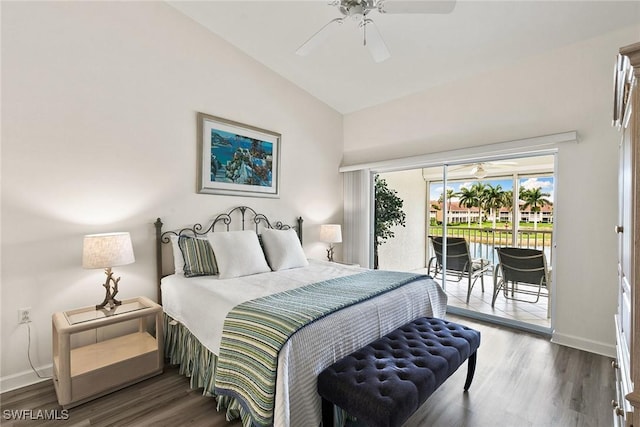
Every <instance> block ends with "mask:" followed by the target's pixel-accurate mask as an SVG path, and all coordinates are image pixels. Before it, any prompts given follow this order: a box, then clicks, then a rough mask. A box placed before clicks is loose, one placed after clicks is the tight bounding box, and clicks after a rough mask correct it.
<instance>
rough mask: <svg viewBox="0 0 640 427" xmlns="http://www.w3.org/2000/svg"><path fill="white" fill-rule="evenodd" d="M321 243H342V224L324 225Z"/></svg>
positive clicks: (321, 232)
mask: <svg viewBox="0 0 640 427" xmlns="http://www.w3.org/2000/svg"><path fill="white" fill-rule="evenodd" d="M320 241H321V242H326V243H340V242H342V228H341V227H340V224H323V225H321V226H320Z"/></svg>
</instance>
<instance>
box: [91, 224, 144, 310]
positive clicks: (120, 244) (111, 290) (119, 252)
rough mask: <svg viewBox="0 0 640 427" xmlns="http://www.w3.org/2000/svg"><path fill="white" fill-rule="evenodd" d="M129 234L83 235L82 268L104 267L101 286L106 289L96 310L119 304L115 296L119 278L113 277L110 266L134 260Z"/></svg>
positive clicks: (129, 262) (108, 308) (110, 308)
mask: <svg viewBox="0 0 640 427" xmlns="http://www.w3.org/2000/svg"><path fill="white" fill-rule="evenodd" d="M135 260H136V259H135V257H134V255H133V246H132V245H131V236H130V235H129V233H126V232H122V233H103V234H89V235H86V236H84V243H83V247H82V267H84V268H104V269H105V272H104V274H106V275H107V280H106V281H105V282H104V284H103V285H102V286H104V288H105V290H106V295H105V297H104V301H102V303H101V304H99V305H96V310H100V309H103V308H105V307H106V309H107V310H113V309H114V308H115V306H117V305H120V304H121V302H120V301H118V300H117V299H116V298H115V296H116V294H117V293H118V282H120V278H119V277H118V278H117V279H114V278H113V271H111V267H116V266H118V265H126V264H131V263H133V262H135Z"/></svg>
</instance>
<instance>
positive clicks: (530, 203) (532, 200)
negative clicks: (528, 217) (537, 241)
mask: <svg viewBox="0 0 640 427" xmlns="http://www.w3.org/2000/svg"><path fill="white" fill-rule="evenodd" d="M549 196H550V194H549V193H543V192H542V189H541V188H540V187H536V188H532V189H529V190H522V191H521V192H520V200H522V201H523V202H524V205H522V210H526V209H527V208H528V209H529V210H530V211H531V212H533V213H534V214H537V213H538V212H540V210H541V208H542V207H543V206H546V205H549V206H551V205H552V204H553V203H551V201H550V200H549V199H547V197H549ZM533 229H534V230H537V229H538V215H533Z"/></svg>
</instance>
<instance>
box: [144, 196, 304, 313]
mask: <svg viewBox="0 0 640 427" xmlns="http://www.w3.org/2000/svg"><path fill="white" fill-rule="evenodd" d="M233 218H237V219H236V220H235V221H234V220H233ZM302 221H303V219H302V217H298V218H296V225H295V226H290V225H288V224H285V223H283V222H281V221H277V222H274V223H271V221H269V219H268V218H267V217H266V216H265V215H264V214H261V213H257V212H256V211H255V210H253V209H252V208H250V207H248V206H238V207H236V208H233V209H231V210H230V211H229V212H227V213H222V214H219V215H218V216H216V217H215V219H213V221H211V223H210V224H209V225H208V226H207V227H204V226H203V225H202V224H194V225H193V226H191V227H185V228H182V229H180V230H177V231H173V230H170V231H165V232H163V231H162V225H163V224H162V221H161V220H160V218H158V219H157V220H156V222H155V223H154V225H155V227H156V272H157V277H158V283H157V286H158V289H157V300H158V304H162V294H161V292H160V280H161V279H162V278H163V277H164V273H163V271H164V270H163V266H162V263H163V257H162V245H163V244H167V243H169V242H170V241H171V239H170V236H190V237H198V236H205V235H207V234H208V233H212V232H214V231H216V226H217V227H218V228H217V230H218V231H230V229H231V224H232V222H233V223H234V224H238V222H239V223H240V228H239V229H240V230H246V229H247V227H251V226H253V227H255V230H256V233H258V234H259V229H260V227H263V228H273V229H276V230H289V229H291V228H293V229H295V230H296V233H297V234H298V238H299V239H300V243H302Z"/></svg>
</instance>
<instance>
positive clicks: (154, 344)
mask: <svg viewBox="0 0 640 427" xmlns="http://www.w3.org/2000/svg"><path fill="white" fill-rule="evenodd" d="M131 320H137V321H138V330H137V331H136V332H132V333H127V334H124V335H121V336H117V337H115V338H111V339H107V340H104V341H99V342H96V343H93V344H89V345H84V346H77V347H75V348H71V335H73V334H76V333H80V332H85V331H91V330H97V329H98V328H102V327H104V326H108V325H114V324H116V323H122V322H126V321H131ZM52 321H53V382H54V385H55V389H56V394H57V395H58V402H59V403H60V405H61V406H62V407H63V408H65V409H66V408H71V407H73V406H76V405H79V404H81V403H84V402H86V401H88V400H91V399H95V398H96V397H99V396H102V395H105V394H107V393H110V392H112V391H115V390H118V389H120V388H123V387H126V386H128V385H131V384H133V383H136V382H138V381H142V380H144V379H146V378H149V377H152V376H154V375H157V374H160V373H162V367H163V362H164V355H163V343H162V339H163V335H162V307H161V306H159V305H158V304H156V303H154V302H153V301H151V300H150V299H148V298H145V297H137V298H132V299H129V300H124V301H122V305H119V306H117V307H116V308H115V309H114V310H111V311H108V310H96V308H95V306H92V307H85V308H80V309H77V310H70V311H65V312H60V313H55V314H54V315H53V316H52ZM148 324H151V326H152V327H151V328H149V327H148ZM154 325H155V334H153V331H151V332H150V331H149V329H153V326H154ZM154 335H155V336H154ZM96 336H97V333H96Z"/></svg>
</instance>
